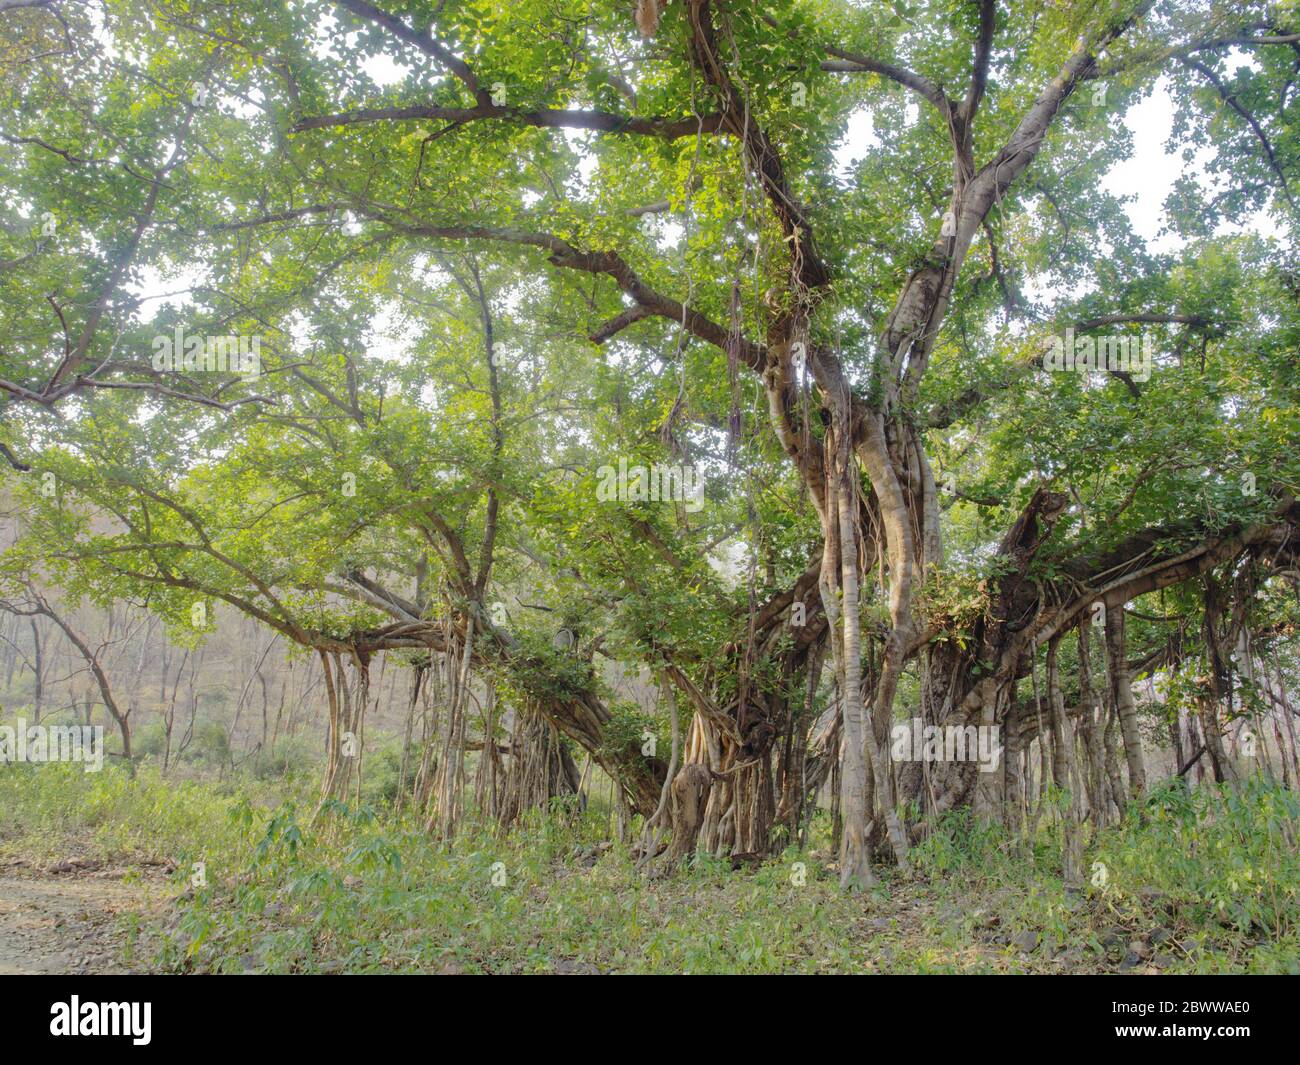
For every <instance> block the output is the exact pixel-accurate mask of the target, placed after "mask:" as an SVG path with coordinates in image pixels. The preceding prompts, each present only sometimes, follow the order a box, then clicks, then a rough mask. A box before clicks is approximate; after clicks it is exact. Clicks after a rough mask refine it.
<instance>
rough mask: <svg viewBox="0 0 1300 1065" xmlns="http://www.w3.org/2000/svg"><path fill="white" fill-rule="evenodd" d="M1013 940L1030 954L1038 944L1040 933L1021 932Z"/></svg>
mask: <svg viewBox="0 0 1300 1065" xmlns="http://www.w3.org/2000/svg"><path fill="white" fill-rule="evenodd" d="M1011 942H1012V943H1014V944H1015V945H1016V946H1017V947H1019V948H1020V949H1021V950H1023V951H1024V952H1025V953H1026V954H1029V953H1030V952H1031V951H1033V950H1034V949H1035V948H1037V946H1038V933H1037V932H1021V933H1020V935H1018V936H1016V937H1015V939H1013V940H1012V941H1011Z"/></svg>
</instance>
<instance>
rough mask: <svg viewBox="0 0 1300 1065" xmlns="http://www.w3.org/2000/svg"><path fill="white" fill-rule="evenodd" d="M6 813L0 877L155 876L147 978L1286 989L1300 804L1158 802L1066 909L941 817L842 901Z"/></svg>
mask: <svg viewBox="0 0 1300 1065" xmlns="http://www.w3.org/2000/svg"><path fill="white" fill-rule="evenodd" d="M0 802H2V803H3V807H4V809H5V810H6V812H7V814H8V817H7V818H6V819H5V822H4V824H3V826H2V827H0V858H8V859H10V860H14V859H21V860H22V861H24V862H27V863H32V862H40V861H47V860H54V859H57V858H64V859H66V857H67V856H68V855H69V854H76V855H78V856H81V857H84V858H87V859H92V860H107V861H113V862H115V863H116V864H118V865H125V866H127V867H128V868H129V866H130V863H132V862H135V863H139V864H140V865H142V866H143V865H150V866H157V865H159V864H165V865H166V867H167V868H172V867H174V872H172V873H171V879H172V884H173V891H174V893H175V905H174V908H173V909H172V911H171V916H170V918H164V919H163V920H162V927H160V928H159V929H157V930H156V931H157V933H158V934H157V936H156V941H157V942H160V943H161V946H160V947H159V949H158V950H157V953H156V957H155V959H154V962H153V964H154V965H155V967H157V968H158V969H161V970H164V971H181V972H185V971H202V972H226V973H232V972H247V971H255V972H429V971H433V972H440V971H446V972H482V973H520V972H522V973H532V972H570V973H597V972H599V973H626V972H691V973H766V972H807V973H813V972H817V973H833V972H909V973H914V972H920V973H924V972H945V973H956V972H1030V973H1060V972H1117V971H1118V972H1139V973H1141V972H1159V971H1167V972H1221V971H1231V972H1242V971H1250V972H1291V973H1295V972H1300V897H1298V892H1300V856H1298V852H1297V846H1296V830H1297V825H1300V800H1298V799H1297V796H1295V795H1294V794H1292V793H1288V792H1285V791H1282V790H1281V789H1278V788H1276V787H1269V786H1266V785H1264V784H1261V783H1252V784H1250V785H1247V786H1245V787H1244V788H1243V789H1242V790H1241V791H1239V792H1225V793H1223V794H1220V793H1217V792H1213V791H1203V792H1198V793H1195V794H1192V795H1189V794H1187V793H1185V792H1183V791H1180V790H1177V789H1175V790H1170V791H1162V792H1158V793H1156V794H1155V795H1153V796H1152V797H1151V798H1150V799H1149V800H1148V802H1147V803H1146V804H1144V806H1143V808H1142V809H1141V810H1140V811H1135V812H1134V814H1133V816H1132V817H1131V818H1130V819H1129V821H1128V822H1127V823H1125V824H1124V825H1122V826H1119V827H1118V828H1114V829H1111V830H1109V831H1107V832H1105V833H1103V834H1102V835H1101V836H1100V838H1099V839H1097V840H1095V841H1093V843H1092V845H1091V846H1090V847H1089V850H1088V854H1087V856H1086V860H1085V865H1086V871H1087V879H1088V883H1086V884H1085V886H1084V889H1083V890H1082V891H1081V892H1075V893H1067V892H1066V891H1065V889H1064V885H1063V884H1062V881H1061V877H1060V873H1059V856H1060V850H1059V839H1058V838H1057V837H1056V836H1055V835H1054V831H1053V829H1052V828H1051V827H1045V828H1044V829H1042V830H1041V831H1040V834H1039V837H1038V838H1037V839H1036V840H1035V842H1034V845H1033V846H1032V847H1031V846H1029V845H1028V844H1026V843H1024V842H1023V841H1020V840H1015V839H1011V838H1008V837H1007V836H1006V835H1005V834H1004V833H1003V832H1002V831H1001V830H999V829H996V828H993V827H989V826H984V825H981V824H978V823H975V822H972V821H970V820H966V819H961V818H950V819H949V820H947V821H945V822H944V823H943V824H942V825H941V826H940V828H939V830H938V831H937V832H936V833H935V834H933V835H932V836H931V837H930V838H929V839H928V840H926V841H925V842H924V843H923V844H921V845H920V846H919V847H917V848H916V849H915V851H914V852H913V856H912V857H913V859H914V866H913V870H912V872H911V873H910V874H909V875H903V874H898V873H892V872H891V873H890V874H888V875H887V876H886V878H885V880H884V882H883V883H882V884H881V885H879V886H878V887H877V888H876V889H875V890H873V891H871V892H868V893H865V894H860V895H844V894H842V893H841V892H840V891H839V890H838V888H837V886H836V880H835V877H834V874H833V871H832V870H831V869H830V867H829V864H828V861H827V858H828V854H827V851H826V848H825V840H824V838H822V839H821V841H820V842H821V844H822V846H821V848H820V849H813V850H810V851H808V852H797V851H795V850H793V849H792V850H789V851H787V852H786V853H785V854H783V855H781V856H779V857H774V858H772V859H771V860H769V861H768V862H766V863H764V864H763V865H761V866H759V867H758V868H756V869H746V870H744V871H740V872H735V871H732V869H731V868H730V865H729V864H728V863H725V862H720V861H715V860H712V859H708V858H700V859H697V860H696V861H695V862H694V864H693V865H692V866H691V867H689V868H687V869H685V870H683V871H682V872H681V873H679V874H677V875H675V876H671V877H664V878H659V879H653V880H651V879H647V878H645V877H643V876H641V875H640V874H638V873H637V872H636V869H635V866H634V863H633V861H632V860H631V858H630V857H629V855H628V853H627V851H626V849H625V848H623V847H622V846H620V845H619V844H617V843H615V844H612V845H611V844H607V843H604V842H602V837H603V835H604V827H605V822H604V819H603V818H598V817H597V816H595V814H594V813H593V814H591V815H589V816H588V818H587V819H586V820H580V821H579V822H578V823H576V824H575V823H571V821H570V820H568V819H566V818H563V817H560V816H554V817H550V818H537V819H535V820H533V821H531V822H530V823H528V824H526V825H524V826H521V827H520V828H519V829H518V830H517V831H515V832H514V833H512V834H511V835H510V836H508V837H506V838H501V837H499V836H497V835H494V834H492V833H488V832H477V831H474V830H473V829H471V830H468V831H466V832H465V833H464V834H463V835H462V836H461V837H460V838H458V839H457V841H456V843H455V846H454V847H452V848H446V847H440V846H437V845H435V844H434V843H432V842H431V841H430V840H429V838H428V837H427V836H426V835H425V834H424V833H423V832H422V831H420V826H419V823H418V820H416V819H413V818H405V819H403V818H400V817H397V816H395V815H394V814H392V813H391V812H388V811H376V810H372V809H369V808H365V807H362V808H360V809H353V808H349V807H346V806H342V805H339V806H336V807H334V808H332V809H331V810H329V811H328V812H327V813H326V814H325V816H323V817H322V818H321V819H320V820H319V821H318V822H317V823H316V824H315V825H314V826H313V825H312V824H311V823H310V816H309V815H310V812H311V810H312V808H313V807H312V804H311V802H310V799H309V797H308V796H306V795H296V796H286V795H283V794H275V793H274V792H272V791H270V790H268V789H266V788H265V787H264V786H263V785H256V784H248V783H243V782H241V783H238V784H230V783H226V784H203V783H196V782H188V783H184V782H177V781H174V780H170V779H168V780H163V779H162V778H161V777H159V776H158V775H157V774H156V773H155V772H153V771H150V770H145V771H142V772H141V773H140V775H139V776H138V777H137V778H136V779H134V780H132V779H130V778H128V777H127V776H126V775H125V774H124V773H122V772H120V771H116V770H105V771H104V772H102V773H98V774H84V773H81V772H79V771H77V770H76V769H64V768H63V767H53V766H43V767H39V768H34V767H13V768H10V769H6V770H5V771H3V772H0ZM821 827H822V826H821V825H820V823H819V828H821ZM195 863H202V867H201V868H202V877H201V878H200V877H199V875H198V874H199V867H198V866H196V864H195ZM195 881H198V883H197V885H196V883H195ZM151 941H155V937H151Z"/></svg>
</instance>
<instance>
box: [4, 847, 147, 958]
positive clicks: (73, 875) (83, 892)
mask: <svg viewBox="0 0 1300 1065" xmlns="http://www.w3.org/2000/svg"><path fill="white" fill-rule="evenodd" d="M125 872H126V871H125V870H124V869H112V868H97V867H96V866H95V865H94V863H77V862H76V861H75V860H74V861H67V862H61V863H57V864H56V865H54V866H50V867H46V868H32V867H30V866H21V865H11V866H9V867H7V868H5V867H0V975H10V976H12V975H24V976H30V975H40V974H52V973H67V974H76V975H82V974H112V973H138V972H144V971H146V970H145V962H144V959H142V958H139V957H137V956H136V955H137V954H139V953H141V952H140V951H137V950H133V949H132V948H133V947H134V946H137V944H136V943H135V942H134V940H135V937H134V935H133V932H132V927H133V925H135V924H136V923H137V922H134V921H133V920H132V919H131V915H133V914H139V915H143V914H145V913H147V912H149V911H151V910H154V909H155V908H156V907H158V906H159V905H160V904H161V903H160V892H159V890H158V888H157V886H156V885H150V884H149V883H147V882H146V883H140V882H133V883H124V882H123V879H122V878H123V875H124V874H125Z"/></svg>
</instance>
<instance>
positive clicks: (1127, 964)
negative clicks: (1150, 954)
mask: <svg viewBox="0 0 1300 1065" xmlns="http://www.w3.org/2000/svg"><path fill="white" fill-rule="evenodd" d="M1141 962H1142V959H1141V958H1139V957H1138V956H1137V955H1136V954H1134V953H1133V952H1132V951H1131V950H1130V951H1129V952H1128V953H1127V954H1125V955H1124V960H1123V961H1122V962H1120V963H1119V971H1120V972H1122V973H1126V972H1128V971H1129V970H1131V969H1136V968H1137V967H1138V965H1140V964H1141Z"/></svg>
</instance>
